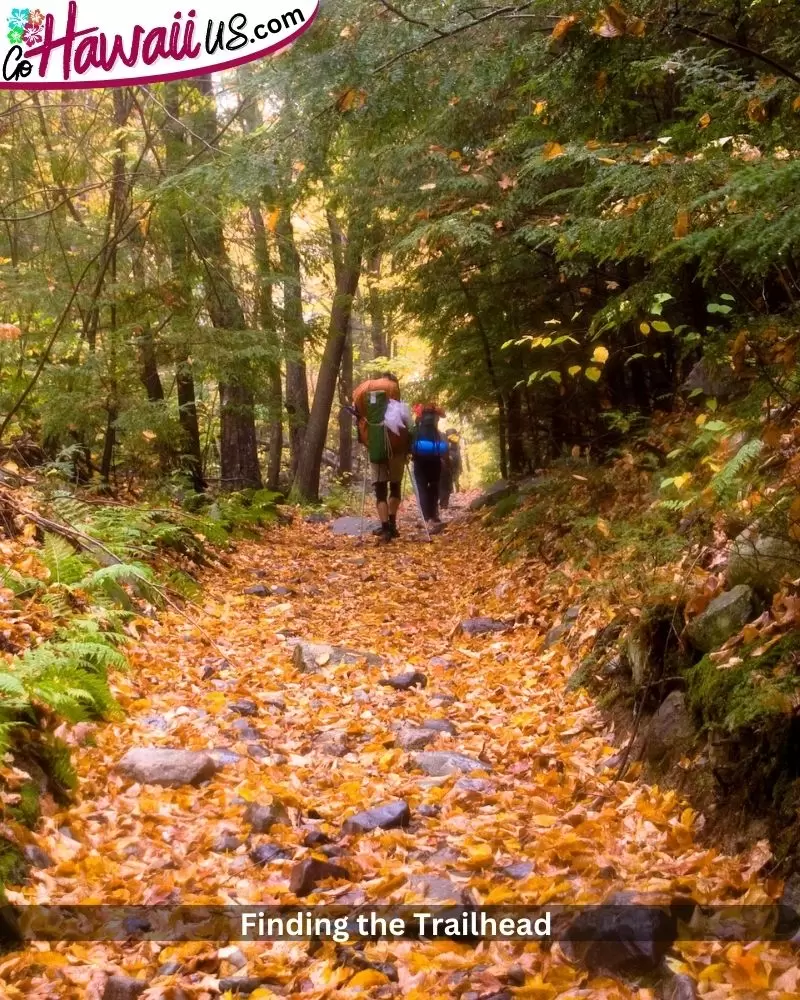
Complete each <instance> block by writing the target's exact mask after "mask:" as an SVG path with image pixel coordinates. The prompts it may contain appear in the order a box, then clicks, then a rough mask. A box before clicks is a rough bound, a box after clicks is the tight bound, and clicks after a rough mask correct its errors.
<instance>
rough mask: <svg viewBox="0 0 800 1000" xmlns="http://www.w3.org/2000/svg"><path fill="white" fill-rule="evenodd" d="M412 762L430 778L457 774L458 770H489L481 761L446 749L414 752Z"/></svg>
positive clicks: (467, 771) (466, 771)
mask: <svg viewBox="0 0 800 1000" xmlns="http://www.w3.org/2000/svg"><path fill="white" fill-rule="evenodd" d="M414 763H415V764H416V765H417V767H418V768H420V770H422V771H424V772H425V773H426V774H428V775H430V776H431V777H432V778H438V777H441V776H442V775H445V774H457V773H458V772H460V771H461V772H464V773H466V774H469V773H470V772H471V771H491V768H490V767H489V765H488V764H484V763H483V761H480V760H475V758H474V757H467V756H465V755H464V754H461V753H450V752H449V751H447V750H423V751H422V753H415V754H414Z"/></svg>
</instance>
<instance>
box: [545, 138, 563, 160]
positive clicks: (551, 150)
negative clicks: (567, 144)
mask: <svg viewBox="0 0 800 1000" xmlns="http://www.w3.org/2000/svg"><path fill="white" fill-rule="evenodd" d="M563 155H564V147H563V146H562V145H561V143H560V142H546V143H545V144H544V150H543V152H542V156H543V158H544V159H545V160H554V159H555V158H556V157H557V156H563Z"/></svg>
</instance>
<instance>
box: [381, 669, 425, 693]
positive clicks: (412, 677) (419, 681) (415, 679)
mask: <svg viewBox="0 0 800 1000" xmlns="http://www.w3.org/2000/svg"><path fill="white" fill-rule="evenodd" d="M378 684H380V685H382V686H383V687H390V688H394V689H395V691H408V689H409V688H412V687H423V688H424V687H427V686H428V678H427V677H426V676H425V674H423V673H422V672H421V671H419V670H407V671H406V672H405V673H403V674H397V676H396V677H383V678H382V679H381V680H379V681H378Z"/></svg>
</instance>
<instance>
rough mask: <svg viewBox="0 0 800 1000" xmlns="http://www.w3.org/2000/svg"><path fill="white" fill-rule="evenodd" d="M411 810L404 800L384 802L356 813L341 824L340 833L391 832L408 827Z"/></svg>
mask: <svg viewBox="0 0 800 1000" xmlns="http://www.w3.org/2000/svg"><path fill="white" fill-rule="evenodd" d="M410 822H411V810H410V809H409V808H408V803H407V802H406V801H405V800H404V799H397V800H396V801H394V802H385V803H384V804H383V805H380V806H375V808H374V809H367V810H366V811H365V812H360V813H356V814H355V816H351V817H350V818H349V819H346V820H345V821H344V823H343V824H342V833H343V834H349V833H369V832H370V831H371V830H393V829H394V828H395V827H398V826H408V824H409V823H410Z"/></svg>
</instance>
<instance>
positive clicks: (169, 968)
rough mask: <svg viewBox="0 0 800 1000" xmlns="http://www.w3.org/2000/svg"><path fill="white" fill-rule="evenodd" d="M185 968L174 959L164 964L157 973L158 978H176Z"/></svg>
mask: <svg viewBox="0 0 800 1000" xmlns="http://www.w3.org/2000/svg"><path fill="white" fill-rule="evenodd" d="M182 968H183V966H182V965H181V963H180V962H176V961H175V959H174V958H171V959H169V961H167V962H162V964H161V965H159V967H158V970H157V971H156V975H157V976H174V975H176V974H177V973H178V972H180V971H181V969H182Z"/></svg>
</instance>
